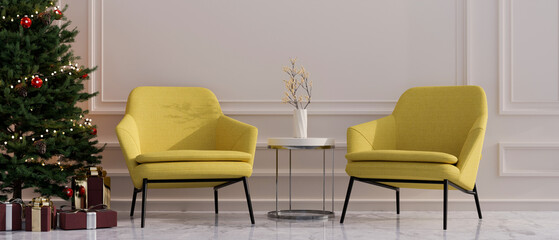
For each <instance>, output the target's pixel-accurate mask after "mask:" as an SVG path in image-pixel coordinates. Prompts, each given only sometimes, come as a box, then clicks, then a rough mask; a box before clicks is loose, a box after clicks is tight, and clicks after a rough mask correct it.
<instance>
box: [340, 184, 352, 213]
mask: <svg viewBox="0 0 559 240" xmlns="http://www.w3.org/2000/svg"><path fill="white" fill-rule="evenodd" d="M353 181H355V178H353V177H350V178H349V185H348V186H347V193H346V195H345V202H344V208H343V210H342V216H341V217H340V223H344V218H345V212H346V210H347V204H348V203H349V196H350V195H351V188H353Z"/></svg>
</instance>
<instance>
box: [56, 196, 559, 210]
mask: <svg viewBox="0 0 559 240" xmlns="http://www.w3.org/2000/svg"><path fill="white" fill-rule="evenodd" d="M343 201H344V200H343V199H335V200H334V208H335V211H340V210H341V209H342V206H343ZM141 202H142V201H141V199H138V202H137V203H136V209H139V206H141ZM54 203H55V204H56V206H61V205H68V202H66V201H62V200H55V201H54ZM130 203H131V199H112V201H111V208H112V209H114V210H117V211H129V210H130ZM213 204H214V203H213V199H153V198H152V199H149V201H148V202H147V209H148V211H213V208H214V205H213ZM252 204H253V208H254V210H255V211H271V210H274V209H275V199H253V200H252ZM278 204H279V208H280V209H287V208H288V199H280V200H279V203H278ZM480 204H481V209H482V211H559V199H485V200H484V199H481V200H480ZM400 205H401V209H402V211H439V210H442V199H402V200H401V203H400ZM292 206H293V209H321V208H322V199H297V200H293V202H292ZM219 209H220V211H221V210H223V211H246V209H247V205H246V201H245V199H244V198H242V199H241V198H239V199H220V201H219ZM331 209H332V203H331V202H330V201H328V199H327V201H326V210H331ZM394 210H395V202H394V199H371V200H369V199H352V200H351V201H350V203H349V206H348V211H394ZM449 210H450V211H475V203H474V200H473V198H472V199H471V200H470V199H449Z"/></svg>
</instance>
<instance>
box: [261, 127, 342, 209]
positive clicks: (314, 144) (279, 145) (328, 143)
mask: <svg viewBox="0 0 559 240" xmlns="http://www.w3.org/2000/svg"><path fill="white" fill-rule="evenodd" d="M334 148H335V141H334V139H333V138H268V149H275V150H276V210H275V211H270V212H268V217H269V218H277V219H293V220H320V219H328V218H333V217H334ZM280 149H287V150H289V209H287V210H278V151H279V150H280ZM294 149H322V210H300V209H299V210H294V209H292V208H291V150H294ZM326 149H331V151H332V211H327V210H326Z"/></svg>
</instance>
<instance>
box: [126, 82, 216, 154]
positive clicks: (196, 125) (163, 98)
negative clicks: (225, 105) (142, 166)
mask: <svg viewBox="0 0 559 240" xmlns="http://www.w3.org/2000/svg"><path fill="white" fill-rule="evenodd" d="M126 114H129V115H131V116H132V117H133V118H134V120H135V122H136V125H137V127H138V133H139V139H140V149H141V152H142V153H148V152H157V151H165V150H178V149H200V150H211V149H215V129H216V125H217V119H218V118H219V117H220V116H221V115H222V114H223V113H222V112H221V107H220V106H219V102H218V101H217V98H216V97H215V95H214V94H213V93H212V92H211V91H210V90H208V89H206V88H199V87H138V88H135V89H134V90H132V92H131V93H130V95H129V96H128V102H127V104H126Z"/></svg>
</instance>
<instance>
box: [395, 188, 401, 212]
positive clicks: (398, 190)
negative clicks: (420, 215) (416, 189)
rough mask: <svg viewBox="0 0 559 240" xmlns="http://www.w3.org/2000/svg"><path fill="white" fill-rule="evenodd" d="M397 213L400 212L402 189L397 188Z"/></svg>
mask: <svg viewBox="0 0 559 240" xmlns="http://www.w3.org/2000/svg"><path fill="white" fill-rule="evenodd" d="M396 214H400V189H399V188H398V189H396Z"/></svg>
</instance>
